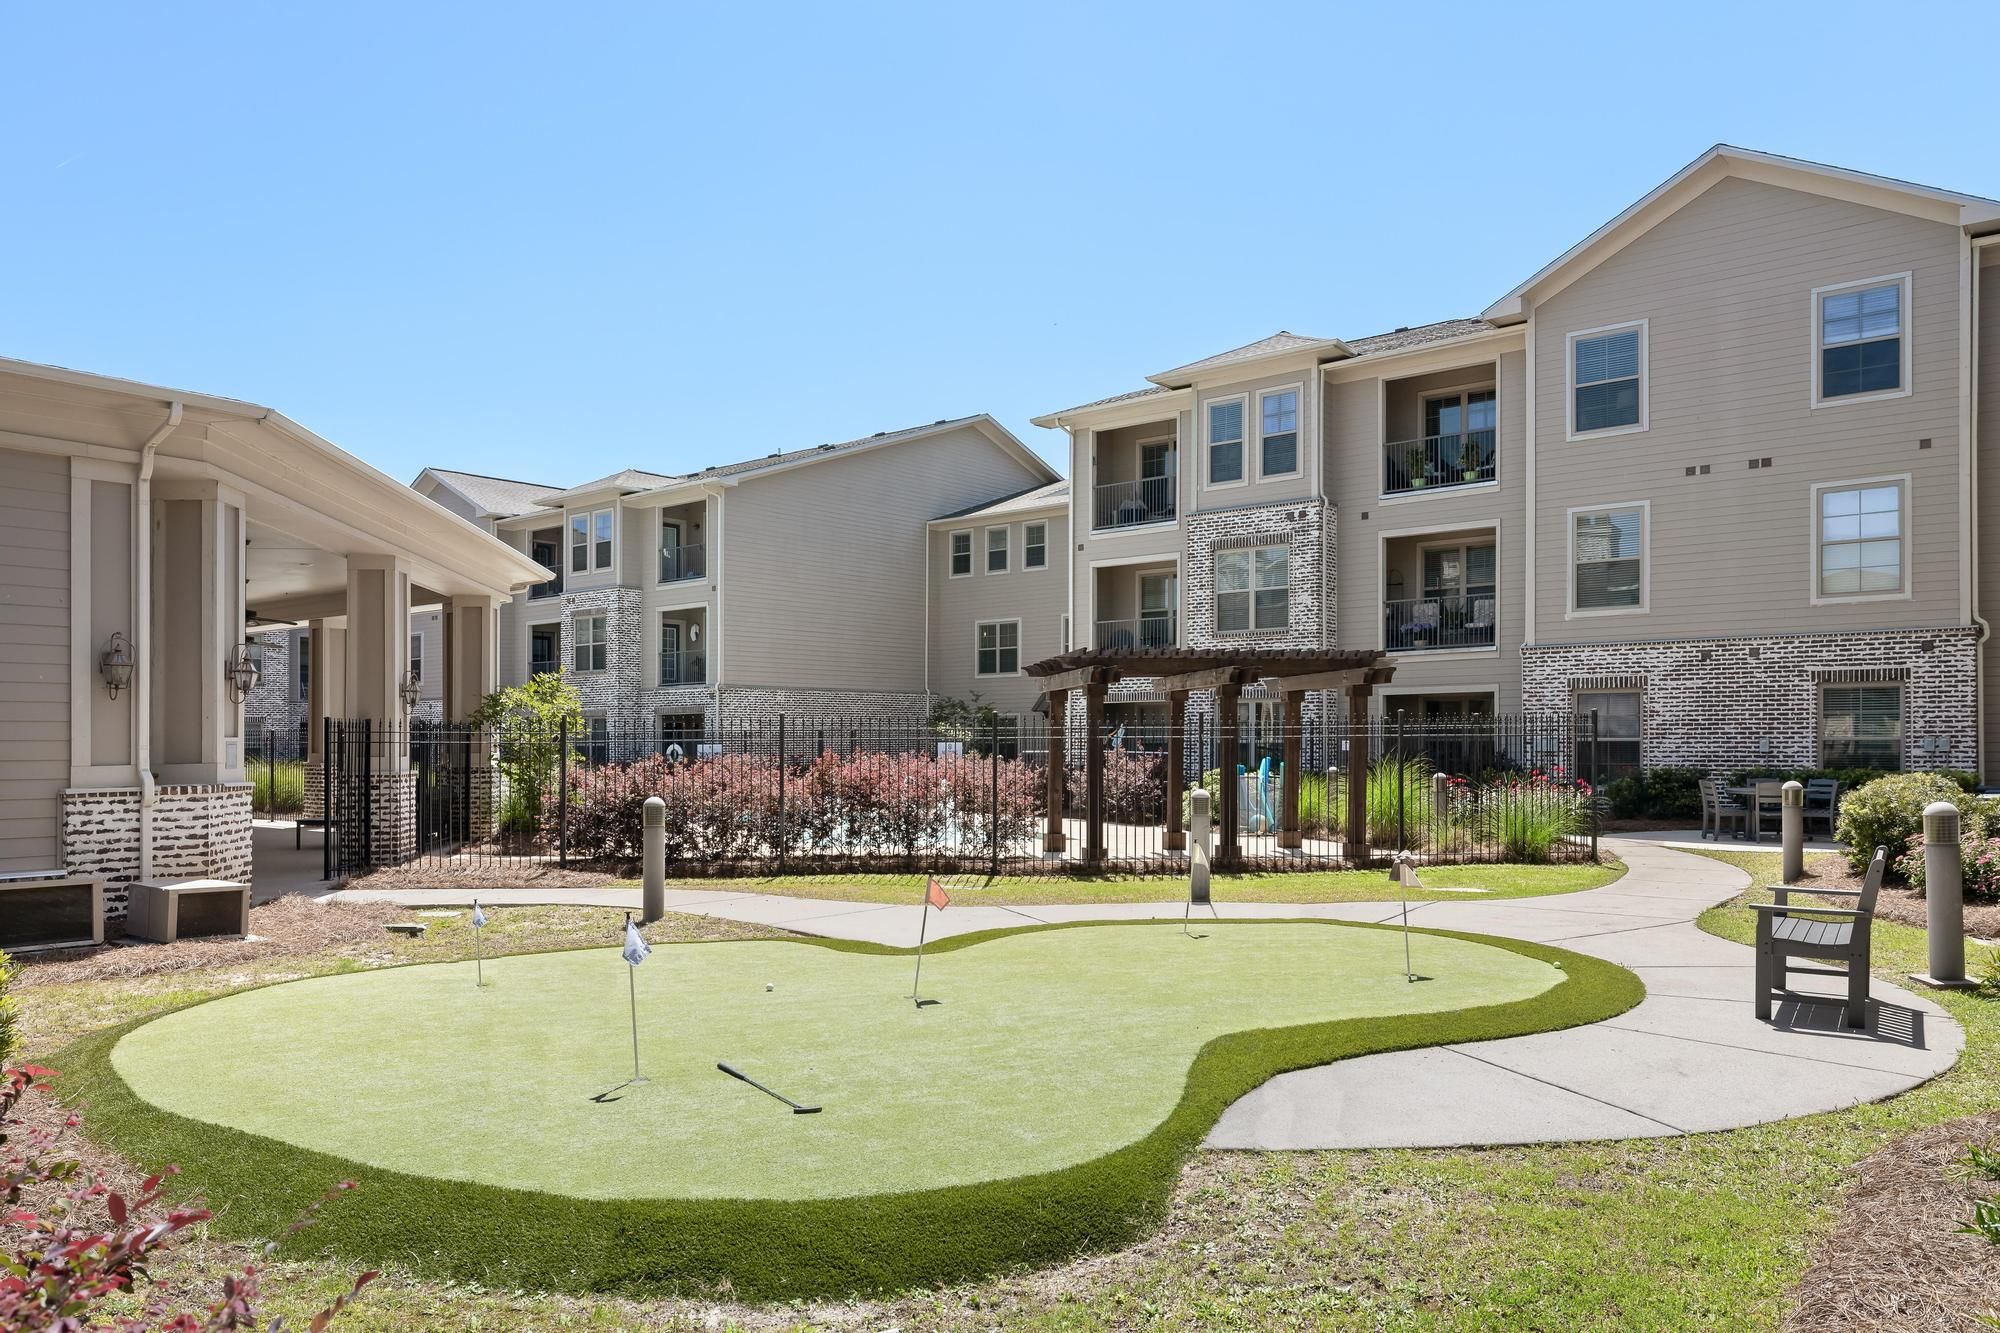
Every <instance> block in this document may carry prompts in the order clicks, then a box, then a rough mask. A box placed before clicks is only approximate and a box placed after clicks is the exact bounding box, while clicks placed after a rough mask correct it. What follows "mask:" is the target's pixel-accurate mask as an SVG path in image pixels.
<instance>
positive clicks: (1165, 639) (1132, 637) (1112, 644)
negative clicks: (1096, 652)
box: [1096, 614, 1175, 652]
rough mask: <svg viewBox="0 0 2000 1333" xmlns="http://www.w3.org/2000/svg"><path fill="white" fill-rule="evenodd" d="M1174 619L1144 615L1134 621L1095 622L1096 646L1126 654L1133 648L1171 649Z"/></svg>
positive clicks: (1168, 616)
mask: <svg viewBox="0 0 2000 1333" xmlns="http://www.w3.org/2000/svg"><path fill="white" fill-rule="evenodd" d="M1174 629H1175V626H1174V617H1173V616H1172V615H1170V614H1169V615H1144V616H1140V617H1139V618H1138V619H1136V620H1100V621H1098V622H1097V640H1096V642H1097V646H1098V647H1099V648H1109V649H1111V650H1112V651H1114V652H1126V651H1129V650H1130V649H1133V648H1171V647H1173V646H1174Z"/></svg>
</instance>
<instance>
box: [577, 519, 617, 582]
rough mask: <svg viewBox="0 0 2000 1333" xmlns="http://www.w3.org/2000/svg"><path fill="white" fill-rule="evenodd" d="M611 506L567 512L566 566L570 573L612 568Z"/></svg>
mask: <svg viewBox="0 0 2000 1333" xmlns="http://www.w3.org/2000/svg"><path fill="white" fill-rule="evenodd" d="M612 513H613V511H612V510H609V509H599V510H597V511H596V512H594V513H592V512H587V511H586V512H580V513H575V514H571V515H570V516H569V568H570V572H571V573H572V574H588V573H590V572H591V571H592V570H598V569H609V568H611V534H612V524H613V521H614V520H613V519H612Z"/></svg>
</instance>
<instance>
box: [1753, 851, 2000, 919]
mask: <svg viewBox="0 0 2000 1333" xmlns="http://www.w3.org/2000/svg"><path fill="white" fill-rule="evenodd" d="M1815 884H1822V885H1825V886H1826V887H1827V888H1830V889H1859V888H1860V887H1861V876H1859V875H1857V874H1854V873H1853V872H1852V871H1850V870H1849V869H1848V868H1847V858H1846V857H1844V856H1840V855H1838V854H1836V853H1833V852H1820V853H1818V854H1816V855H1809V856H1807V857H1806V875H1805V878H1804V879H1803V880H1801V881H1800V882H1799V883H1798V884H1796V885H1794V886H1793V887H1794V888H1802V889H1808V890H1809V889H1811V888H1812V886H1813V885H1815ZM1835 905H1836V906H1838V905H1839V903H1838V901H1836V903H1835ZM1929 913H1930V907H1929V904H1928V903H1926V902H1925V901H1924V898H1923V895H1921V894H1918V893H1912V892H1911V891H1910V890H1909V889H1906V888H1903V887H1901V886H1900V885H1895V884H1884V885H1883V886H1882V892H1881V893H1880V894H1879V895H1877V897H1876V899H1875V914H1876V915H1877V916H1879V917H1882V918H1883V919H1885V920H1888V921H1896V922H1900V923H1902V924H1903V925H1906V926H1915V927H1917V928H1918V929H1919V930H1921V929H1923V928H1924V927H1926V926H1928V925H1929V924H1930V916H1929ZM1965 933H1966V934H1968V935H1972V936H1976V937H1977V938H1979V939H1982V940H1990V939H1993V938H1995V937H1996V936H2000V903H1983V902H1970V901H1968V902H1967V903H1966V904H1965Z"/></svg>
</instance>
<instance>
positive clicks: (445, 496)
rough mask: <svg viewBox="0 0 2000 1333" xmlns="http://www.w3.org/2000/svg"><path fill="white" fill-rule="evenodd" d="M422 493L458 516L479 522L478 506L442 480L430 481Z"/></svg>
mask: <svg viewBox="0 0 2000 1333" xmlns="http://www.w3.org/2000/svg"><path fill="white" fill-rule="evenodd" d="M424 495H425V497H426V498H427V499H429V500H430V501H431V502H432V503H434V504H437V505H439V506H441V507H442V508H445V509H449V510H450V511H451V512H452V513H454V514H457V515H458V516H459V517H460V518H463V519H467V520H469V521H471V522H474V523H480V520H479V509H478V507H477V506H476V505H474V504H473V503H472V502H471V501H470V500H468V499H466V498H465V497H464V496H462V495H460V494H459V493H458V492H457V491H455V490H453V489H451V487H449V486H446V485H445V484H443V483H442V482H432V483H431V484H430V486H429V487H428V488H426V489H425V491H424ZM480 526H481V527H485V526H486V525H485V524H484V523H480Z"/></svg>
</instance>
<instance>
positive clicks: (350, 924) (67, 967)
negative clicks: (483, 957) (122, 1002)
mask: <svg viewBox="0 0 2000 1333" xmlns="http://www.w3.org/2000/svg"><path fill="white" fill-rule="evenodd" d="M408 916H409V911H408V909H406V908H401V907H394V906H391V905H390V904H388V903H320V902H314V901H313V900H312V899H310V898H306V897H301V896H296V895H294V896H288V897H284V898H278V899H275V900H274V901H272V902H268V903H265V904H264V905H263V906H261V907H252V908H251V909H250V934H249V936H247V937H246V938H243V939H192V940H180V941H177V942H175V943H173V944H129V945H106V946H104V947H102V948H96V949H65V950H62V951H60V952H51V953H42V954H31V955H28V956H26V957H23V958H20V959H18V960H16V961H17V962H19V963H20V965H21V977H20V980H19V981H18V982H17V983H16V984H17V985H19V986H22V987H28V986H55V985H61V984H64V983H67V982H77V981H109V980H114V979H119V978H132V977H146V976H155V975H158V974H160V973H164V972H186V971H192V970H194V969H196V968H210V967H229V966H233V965H235V964H239V963H249V962H254V961H256V960H257V959H260V958H277V957H287V956H291V955H295V954H309V953H319V952H321V951H322V950H327V949H341V948H347V947H351V946H354V945H360V944H375V943H379V942H380V941H381V940H382V939H383V934H382V927H383V924H384V923H385V922H389V921H399V920H403V919H405V918H407V917H408Z"/></svg>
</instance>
